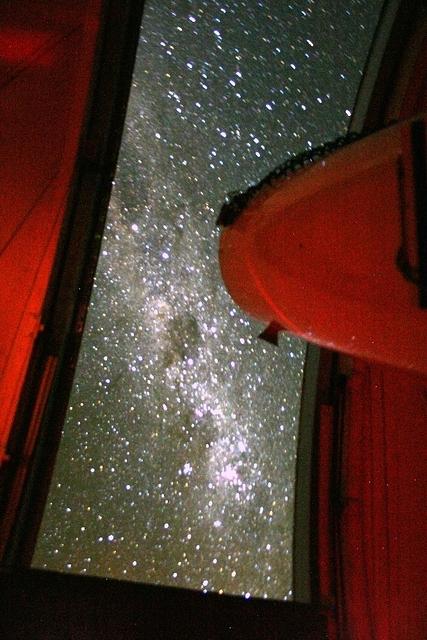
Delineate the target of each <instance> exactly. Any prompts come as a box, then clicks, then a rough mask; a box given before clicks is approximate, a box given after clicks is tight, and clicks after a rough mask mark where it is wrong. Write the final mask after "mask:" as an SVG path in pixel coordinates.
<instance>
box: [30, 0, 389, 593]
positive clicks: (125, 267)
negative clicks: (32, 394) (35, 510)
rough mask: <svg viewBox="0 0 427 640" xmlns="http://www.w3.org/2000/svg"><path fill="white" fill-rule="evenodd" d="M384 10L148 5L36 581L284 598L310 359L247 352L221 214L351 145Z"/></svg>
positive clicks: (301, 0) (245, 2) (253, 327)
mask: <svg viewBox="0 0 427 640" xmlns="http://www.w3.org/2000/svg"><path fill="white" fill-rule="evenodd" d="M378 8H379V3H378V2H372V1H371V0H363V1H362V0H360V1H355V0H354V1H348V2H335V1H331V2H329V1H326V0H318V1H316V2H314V1H313V0H297V1H294V2H281V1H273V0H271V1H269V2H268V1H255V0H234V1H231V0H229V1H228V2H225V1H223V2H220V1H216V0H212V1H209V2H207V1H201V0H200V1H191V0H189V1H187V2H184V1H180V2H178V1H175V2H167V1H164V2H154V1H152V2H148V3H146V9H145V15H144V20H143V27H142V32H141V37H140V46H139V51H138V57H137V62H136V67H135V73H134V79H133V87H132V95H131V99H130V104H129V109H128V116H127V121H126V127H125V133H124V138H123V143H122V149H121V155H120V160H119V167H118V170H117V175H116V178H115V186H114V192H113V196H112V200H111V204H110V211H109V217H108V222H107V226H106V230H105V237H104V241H103V246H102V250H101V256H100V261H99V267H98V272H97V277H96V282H95V288H94V291H93V296H92V302H91V308H90V312H89V316H88V320H87V325H86V333H85V336H84V340H83V346H82V351H81V354H80V359H79V365H78V371H77V375H76V382H75V387H74V390H73V394H72V398H71V402H70V407H69V410H68V414H67V419H66V424H65V426H64V435H63V440H62V444H61V448H60V452H59V455H58V462H57V466H56V470H55V474H54V477H53V480H52V487H51V492H50V496H49V500H48V504H47V509H46V513H45V517H44V520H43V525H42V529H41V533H40V537H39V542H38V546H37V550H36V554H35V558H34V565H35V566H39V567H46V568H49V569H54V570H59V571H69V572H73V573H87V574H91V575H102V576H109V577H115V578H125V579H129V580H139V581H146V582H154V583H161V584H173V585H177V586H185V587H189V588H194V589H204V590H207V591H210V590H215V591H220V592H222V591H224V592H228V593H237V594H242V595H245V596H246V597H249V596H260V597H269V598H278V599H286V598H288V597H291V596H292V526H293V503H294V474H295V455H296V443H297V426H298V413H299V403H300V390H301V383H302V373H303V366H304V356H305V345H304V343H302V342H301V341H299V340H297V339H295V338H292V337H289V336H284V337H282V338H281V345H280V347H279V348H274V347H272V346H271V345H268V344H266V343H263V342H261V341H259V340H258V339H257V337H256V336H257V334H258V333H259V332H260V329H261V327H260V326H259V325H258V324H256V323H255V322H253V321H251V320H250V319H249V318H247V317H246V316H245V315H244V314H243V313H242V312H240V311H239V310H238V309H236V308H235V306H234V304H233V302H232V300H231V299H230V297H229V296H228V294H227V293H226V291H225V289H224V286H223V284H222V282H221V278H220V275H219V270H218V259H217V251H218V231H217V229H216V228H215V218H216V213H217V212H218V209H219V208H220V206H221V203H222V202H223V200H224V197H225V195H226V194H227V192H230V191H234V190H237V189H243V188H245V187H247V186H248V185H250V184H252V183H254V182H257V181H258V180H259V179H260V178H261V177H262V176H263V175H264V174H266V173H268V171H270V170H271V169H272V168H273V167H274V166H275V165H277V164H279V163H280V162H282V161H283V160H285V159H286V157H288V156H289V155H290V154H293V153H296V152H299V151H301V150H303V149H305V148H309V147H310V146H315V145H316V144H319V143H320V142H322V141H324V140H329V139H331V138H334V137H335V136H337V135H339V134H342V133H343V132H344V131H345V130H346V127H347V126H348V121H349V116H350V114H351V109H352V106H353V102H354V98H355V93H356V90H357V85H358V82H359V80H360V74H361V70H362V68H363V63H364V60H365V57H366V54H367V49H368V46H369V43H370V40H371V38H372V34H373V29H374V27H375V24H376V19H377V14H378Z"/></svg>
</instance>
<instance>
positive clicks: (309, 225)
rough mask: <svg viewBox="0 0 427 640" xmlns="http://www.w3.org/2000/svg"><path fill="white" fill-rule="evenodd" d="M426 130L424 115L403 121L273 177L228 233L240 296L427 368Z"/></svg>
mask: <svg viewBox="0 0 427 640" xmlns="http://www.w3.org/2000/svg"><path fill="white" fill-rule="evenodd" d="M425 131H426V128H425V118H424V117H422V116H420V117H418V118H416V119H415V120H411V121H407V122H403V123H399V124H397V125H394V126H391V127H389V128H387V129H384V130H381V131H379V132H377V133H374V134H371V135H369V136H367V137H365V138H363V139H360V140H358V141H356V142H353V143H352V144H349V145H347V146H346V147H344V148H342V149H340V150H338V151H336V152H335V153H333V154H331V155H329V156H327V157H326V158H324V159H322V160H318V161H317V162H316V163H314V164H313V165H311V166H309V167H306V168H303V169H300V170H299V171H297V172H296V173H294V174H293V175H291V176H286V177H282V178H278V179H277V180H276V181H275V182H274V184H272V185H269V186H265V187H263V188H262V189H261V190H260V191H259V192H258V193H257V194H256V195H255V196H254V197H253V198H252V199H251V200H250V201H249V203H248V204H247V205H246V207H245V208H244V210H243V211H242V212H241V214H240V215H239V216H238V217H237V219H236V220H235V221H234V222H232V224H230V226H227V227H225V228H224V229H223V230H222V233H221V238H220V266H221V272H222V276H223V279H224V282H225V285H226V287H227V289H228V291H229V292H230V294H231V296H232V297H233V299H234V300H235V302H236V303H237V304H238V305H239V306H240V307H242V308H243V309H244V310H245V311H247V312H248V313H249V314H251V315H252V316H254V317H255V318H258V319H259V320H262V321H265V322H267V323H271V322H274V323H277V324H278V325H280V326H281V327H283V328H284V329H286V330H288V331H290V332H292V333H294V334H296V335H298V336H300V337H302V338H305V339H306V340H308V341H311V342H314V343H317V344H318V345H321V346H323V347H327V348H330V349H335V350H338V351H342V352H345V353H348V354H352V355H354V356H359V357H363V358H368V359H370V360H376V361H379V362H383V363H389V364H391V365H394V366H400V367H405V368H408V369H413V370H416V371H422V372H424V373H427V309H426V308H425V307H426V306H427V300H426V297H427V296H426V292H427V288H426V281H425V276H426V275H427V274H426V242H427V235H426V230H427V229H426V216H427V211H426V210H425V206H424V205H425V202H426V195H425V193H426V191H425V190H426V186H425V161H426V158H425V148H426V134H425ZM423 203H424V204H423Z"/></svg>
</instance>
